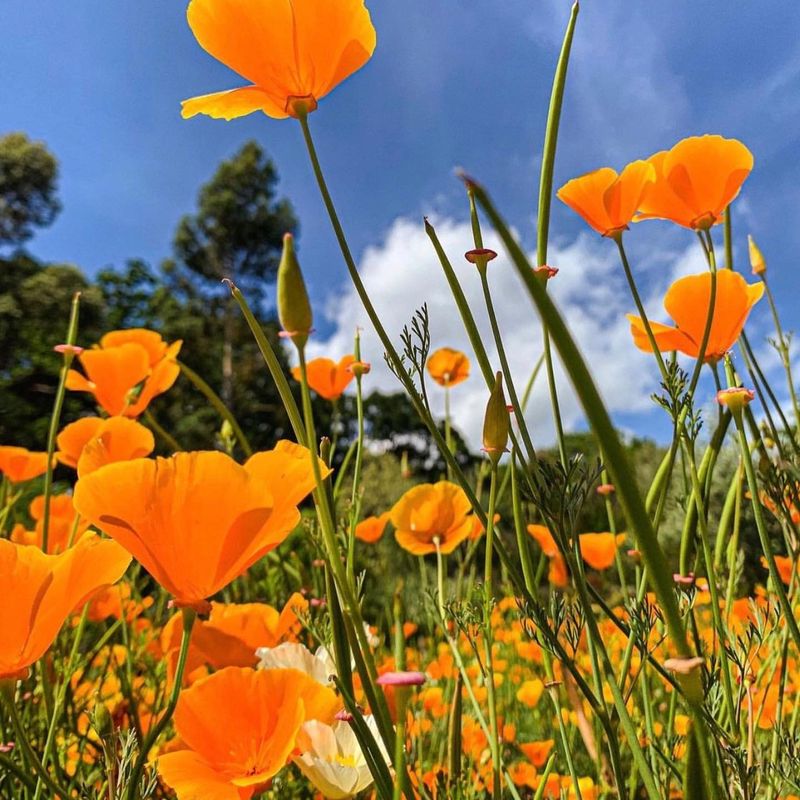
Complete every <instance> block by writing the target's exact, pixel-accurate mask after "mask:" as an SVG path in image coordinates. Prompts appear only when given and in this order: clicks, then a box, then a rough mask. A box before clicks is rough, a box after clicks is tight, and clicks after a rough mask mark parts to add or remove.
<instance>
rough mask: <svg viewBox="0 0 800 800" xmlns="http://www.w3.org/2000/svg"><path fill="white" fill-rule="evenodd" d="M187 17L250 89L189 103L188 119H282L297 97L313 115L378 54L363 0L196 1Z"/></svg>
mask: <svg viewBox="0 0 800 800" xmlns="http://www.w3.org/2000/svg"><path fill="white" fill-rule="evenodd" d="M187 18H188V20H189V27H191V29H192V32H193V33H194V35H195V37H196V39H197V41H198V42H199V44H200V46H201V47H202V48H203V49H204V50H205V51H206V52H208V53H209V54H210V55H212V56H214V58H216V59H217V60H219V61H221V62H222V63H223V64H225V65H226V66H228V67H230V68H231V69H232V70H233V71H234V72H238V73H239V75H241V76H242V77H243V78H245V79H246V80H248V81H250V85H249V86H243V87H241V88H239V89H230V90H228V91H225V92H216V93H214V94H207V95H203V96H201V97H193V98H192V99H190V100H185V101H184V102H183V116H184V117H185V118H187V117H193V116H194V115H195V114H207V115H208V116H210V117H214V118H216V119H227V120H230V119H233V118H234V117H242V116H244V115H246V114H252V113H253V112H254V111H263V112H264V113H265V114H267V115H268V116H270V117H274V118H275V119H283V118H285V117H288V116H296V113H295V111H294V109H293V104H294V101H298V100H299V101H301V102H303V103H304V105H305V108H306V110H307V111H313V110H314V109H315V108H316V107H317V101H318V100H321V99H322V98H323V97H325V95H326V94H328V92H330V91H331V90H332V89H334V88H335V87H336V86H337V85H338V84H340V83H341V82H342V81H343V80H344V79H345V78H347V77H348V76H349V75H352V74H353V73H354V72H356V71H357V70H359V69H360V68H361V67H363V66H364V64H366V62H367V61H368V60H369V58H370V56H371V55H372V53H373V51H374V50H375V38H376V37H375V29H374V28H373V27H372V22H371V21H370V18H369V12H368V11H367V9H366V8H365V7H364V0H292V1H291V2H287V0H192V2H191V3H190V4H189V9H188V11H187Z"/></svg>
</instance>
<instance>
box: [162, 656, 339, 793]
mask: <svg viewBox="0 0 800 800" xmlns="http://www.w3.org/2000/svg"><path fill="white" fill-rule="evenodd" d="M340 707H341V703H340V701H339V699H338V698H337V697H336V694H335V693H334V692H333V691H332V690H331V689H328V688H326V687H324V686H322V685H320V684H319V683H317V682H316V681H314V680H312V679H311V678H309V677H308V676H307V675H304V674H303V673H302V672H298V671H297V670H292V669H280V670H253V669H247V668H240V667H227V668H226V669H223V670H220V671H219V672H215V673H214V674H213V675H210V676H209V677H208V678H205V679H203V680H201V681H198V682H197V683H196V684H194V685H193V686H192V687H190V688H189V689H186V690H184V691H183V692H182V693H181V695H180V699H179V700H178V706H177V708H176V710H175V730H176V731H177V733H178V736H179V737H180V740H181V742H183V744H184V745H185V746H186V749H184V750H178V751H176V752H172V753H166V754H163V755H161V756H159V759H158V772H159V774H160V775H161V778H162V779H163V780H164V782H165V783H166V784H167V785H168V786H170V787H171V788H172V789H174V790H175V793H176V795H177V797H178V800H198V799H199V798H219V799H220V800H249V798H250V797H252V796H253V795H254V794H255V793H256V792H257V791H259V790H260V789H263V788H264V787H265V785H266V783H267V782H268V781H269V780H270V779H271V778H273V777H274V776H275V775H276V774H277V773H278V772H279V771H280V770H281V769H283V767H284V766H285V765H286V764H287V763H288V761H289V759H290V757H291V755H292V753H293V752H294V750H295V746H296V744H297V736H298V733H299V732H300V728H301V726H302V725H303V723H304V722H306V721H308V720H313V719H316V720H320V721H321V722H324V723H326V724H331V723H332V722H333V720H334V716H335V714H336V712H337V711H338V710H339V708H340Z"/></svg>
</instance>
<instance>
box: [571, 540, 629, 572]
mask: <svg viewBox="0 0 800 800" xmlns="http://www.w3.org/2000/svg"><path fill="white" fill-rule="evenodd" d="M578 541H579V542H580V546H581V555H582V556H583V560H584V561H585V562H586V563H587V564H588V565H589V566H590V567H592V568H593V569H598V570H603V569H608V568H609V567H610V566H611V565H612V564H613V563H614V556H615V555H616V552H617V548H618V547H619V546H620V545H621V544H622V543H623V542H624V541H625V534H624V533H618V534H613V533H582V534H581V535H580V536H579V537H578Z"/></svg>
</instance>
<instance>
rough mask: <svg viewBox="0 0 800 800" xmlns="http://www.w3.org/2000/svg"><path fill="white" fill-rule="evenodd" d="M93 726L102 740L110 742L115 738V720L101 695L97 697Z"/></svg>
mask: <svg viewBox="0 0 800 800" xmlns="http://www.w3.org/2000/svg"><path fill="white" fill-rule="evenodd" d="M92 727H93V728H94V729H95V732H96V733H97V735H98V736H99V737H100V739H101V741H103V742H108V741H110V740H111V739H113V738H114V720H113V719H112V718H111V712H110V711H109V710H108V708H106V704H105V703H104V702H103V701H102V700H101V699H100V697H99V696H97V697H95V703H94V713H93V714H92Z"/></svg>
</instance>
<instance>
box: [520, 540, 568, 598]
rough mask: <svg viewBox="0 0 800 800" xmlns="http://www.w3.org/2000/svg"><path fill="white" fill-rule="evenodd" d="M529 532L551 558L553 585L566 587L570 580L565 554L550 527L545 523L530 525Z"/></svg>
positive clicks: (550, 572)
mask: <svg viewBox="0 0 800 800" xmlns="http://www.w3.org/2000/svg"><path fill="white" fill-rule="evenodd" d="M528 533H529V534H530V535H531V536H533V538H534V539H535V540H536V542H537V544H538V545H539V547H541V548H542V553H543V554H544V555H545V556H547V558H548V559H550V571H549V576H548V579H549V581H550V583H552V584H553V586H558V587H560V588H564V587H565V586H566V585H567V582H568V580H569V575H568V574H567V564H566V562H565V561H564V556H562V555H561V551H560V550H559V549H558V545H557V544H556V540H555V539H554V538H553V534H552V533H550V530H549V528H547V527H546V526H544V525H528Z"/></svg>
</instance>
